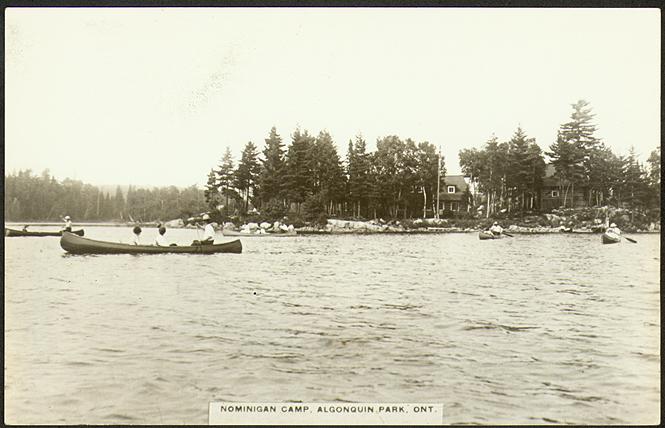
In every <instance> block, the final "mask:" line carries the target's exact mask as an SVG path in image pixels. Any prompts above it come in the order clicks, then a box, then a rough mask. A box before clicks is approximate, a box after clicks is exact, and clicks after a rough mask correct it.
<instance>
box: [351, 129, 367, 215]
mask: <svg viewBox="0 0 665 428" xmlns="http://www.w3.org/2000/svg"><path fill="white" fill-rule="evenodd" d="M370 166H371V165H370V154H369V153H367V144H366V143H365V140H364V139H363V138H362V136H361V135H357V136H356V144H355V147H354V145H353V142H352V141H349V150H348V153H347V176H348V193H349V198H350V201H351V202H352V203H353V204H354V209H353V210H352V211H353V214H354V215H355V216H357V217H362V212H363V211H362V207H363V206H364V207H367V205H368V198H369V193H370V186H371V182H370V178H369V173H370ZM367 215H368V216H369V215H370V214H369V213H368V214H367Z"/></svg>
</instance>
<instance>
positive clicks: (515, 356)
mask: <svg viewBox="0 0 665 428" xmlns="http://www.w3.org/2000/svg"><path fill="white" fill-rule="evenodd" d="M169 233H170V234H171V235H172V238H173V239H174V240H176V241H177V242H180V243H185V242H187V241H189V240H191V239H196V232H195V231H192V230H171V231H170V232H169ZM144 235H145V236H146V237H150V238H152V237H153V236H154V231H152V230H147V231H146V232H145V233H144ZM86 236H88V237H91V238H97V239H103V240H114V241H117V240H120V239H124V240H127V239H129V236H130V231H129V229H128V228H112V227H106V228H104V227H87V228H86ZM633 237H634V238H635V239H636V240H637V241H638V244H631V243H629V242H625V241H624V242H622V243H621V244H618V245H601V243H600V236H598V235H534V236H519V235H518V236H516V237H515V238H512V239H511V238H508V239H503V240H495V241H480V240H479V239H478V236H477V235H476V234H437V235H371V236H303V237H296V238H254V239H252V238H246V239H244V240H243V247H244V248H243V253H242V254H239V255H238V254H216V255H207V256H202V255H179V254H173V255H169V254H161V255H141V256H132V255H103V256H71V255H67V254H65V253H64V251H63V250H62V249H61V248H60V246H59V238H5V415H6V416H5V418H6V419H5V420H6V422H8V423H41V424H48V423H68V424H79V423H83V424H85V423H104V424H107V423H110V424H117V423H120V424H134V423H137V424H138V423H141V424H167V423H168V424H179V423H196V424H205V423H207V417H208V415H207V412H208V402H209V401H213V400H214V401H271V402H274V401H306V402H317V401H352V402H381V401H385V402H433V403H443V405H444V419H443V422H444V423H446V424H451V423H495V424H511V423H512V424H542V423H548V422H552V423H576V424H621V423H635V424H654V423H658V421H659V417H658V416H659V414H660V345H659V343H660V307H659V305H660V292H659V278H660V275H659V272H660V236H659V235H634V236H633ZM224 240H228V238H224V237H222V236H221V235H220V236H218V241H224Z"/></svg>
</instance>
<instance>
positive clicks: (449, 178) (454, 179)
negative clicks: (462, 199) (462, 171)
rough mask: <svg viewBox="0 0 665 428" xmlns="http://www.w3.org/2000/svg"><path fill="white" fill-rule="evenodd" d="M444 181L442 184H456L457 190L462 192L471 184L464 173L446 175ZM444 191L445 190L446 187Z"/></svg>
mask: <svg viewBox="0 0 665 428" xmlns="http://www.w3.org/2000/svg"><path fill="white" fill-rule="evenodd" d="M442 182H443V183H442V184H444V185H445V186H455V187H457V192H460V193H462V192H464V191H465V190H466V189H467V188H468V187H469V185H468V184H467V183H466V181H465V180H464V176H463V175H446V176H445V177H444V178H443V180H442ZM444 191H445V189H444ZM457 192H455V193H457Z"/></svg>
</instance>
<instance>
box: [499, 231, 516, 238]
mask: <svg viewBox="0 0 665 428" xmlns="http://www.w3.org/2000/svg"><path fill="white" fill-rule="evenodd" d="M502 233H503V234H504V235H506V236H510V237H511V238H514V236H513V235H511V234H510V233H506V232H502Z"/></svg>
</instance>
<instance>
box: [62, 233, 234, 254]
mask: <svg viewBox="0 0 665 428" xmlns="http://www.w3.org/2000/svg"><path fill="white" fill-rule="evenodd" d="M60 246H61V247H62V249H63V250H65V251H67V252H68V253H72V254H163V253H186V254H215V253H236V254H240V253H242V244H241V243H240V240H239V239H236V240H235V241H231V242H225V243H223V244H214V245H182V246H180V245H175V246H170V247H160V246H157V245H130V244H122V243H119V242H107V241H95V240H93V239H88V238H81V237H79V236H76V235H73V234H71V233H64V234H63V235H62V238H60Z"/></svg>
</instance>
